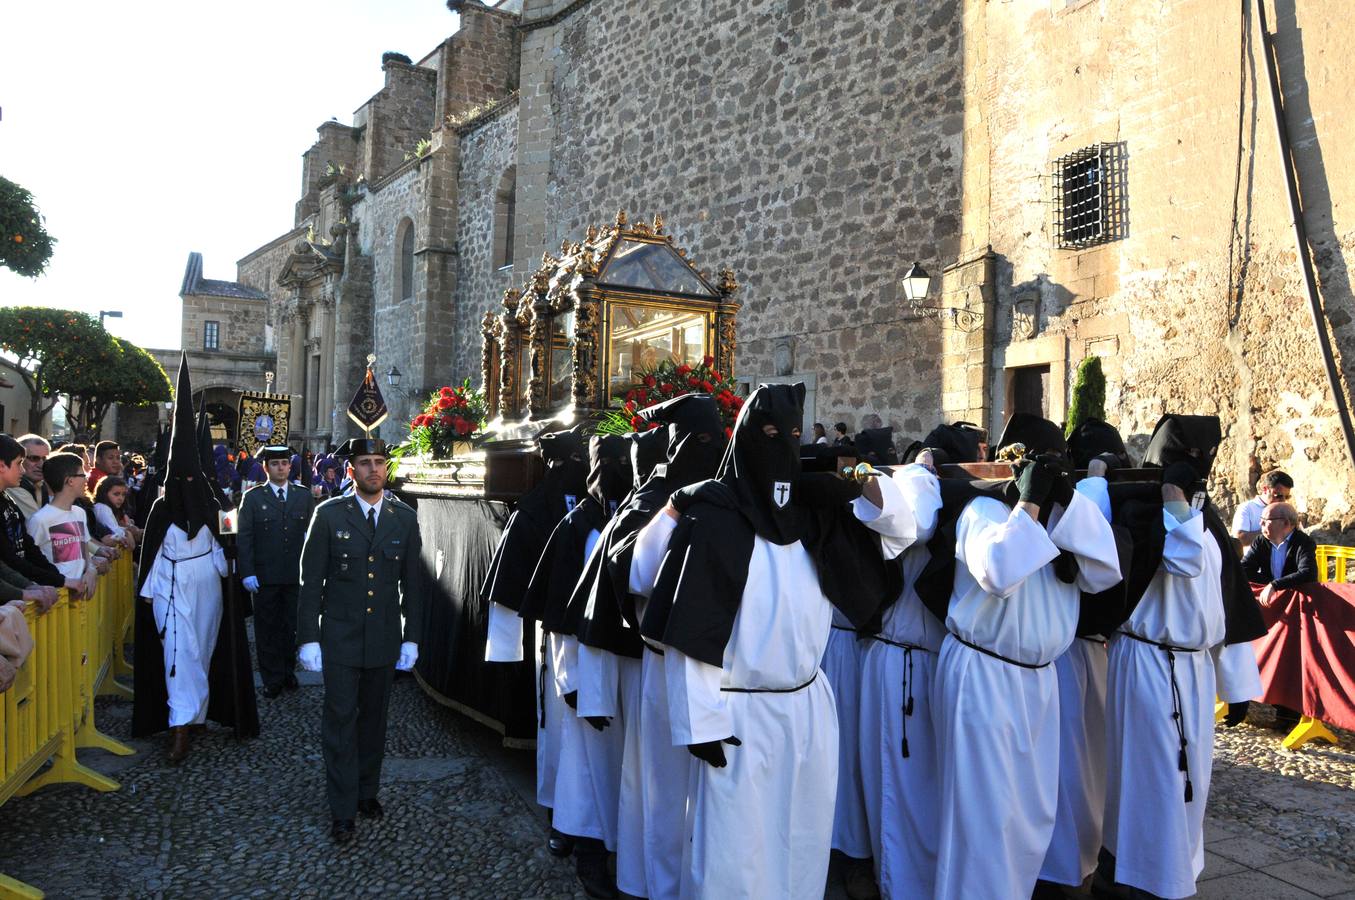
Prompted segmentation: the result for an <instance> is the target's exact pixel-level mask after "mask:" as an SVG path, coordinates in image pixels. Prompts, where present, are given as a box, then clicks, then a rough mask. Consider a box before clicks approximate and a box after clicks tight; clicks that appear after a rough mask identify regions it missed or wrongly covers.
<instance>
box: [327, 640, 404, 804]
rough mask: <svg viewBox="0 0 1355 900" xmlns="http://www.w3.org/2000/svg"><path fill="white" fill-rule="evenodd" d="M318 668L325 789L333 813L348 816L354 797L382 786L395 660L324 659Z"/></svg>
mask: <svg viewBox="0 0 1355 900" xmlns="http://www.w3.org/2000/svg"><path fill="white" fill-rule="evenodd" d="M323 649H324V648H323V647H322V648H321V650H322V651H323ZM322 668H323V669H324V676H325V709H324V713H323V715H322V716H321V719H320V743H321V746H322V748H323V750H324V755H325V794H326V796H327V797H328V798H329V811H330V814H331V815H332V816H333V817H334V818H335V819H352V818H354V817H355V816H356V815H357V811H358V801H359V800H372V799H375V798H376V793H377V791H378V790H379V789H380V787H381V762H382V760H383V759H384V758H385V756H386V710H387V707H388V706H389V704H390V695H391V679H392V678H393V677H394V675H395V666H394V665H390V666H382V667H380V668H375V669H363V668H356V667H353V666H343V665H338V664H337V663H331V662H330V661H329V660H327V659H324V660H323V666H322Z"/></svg>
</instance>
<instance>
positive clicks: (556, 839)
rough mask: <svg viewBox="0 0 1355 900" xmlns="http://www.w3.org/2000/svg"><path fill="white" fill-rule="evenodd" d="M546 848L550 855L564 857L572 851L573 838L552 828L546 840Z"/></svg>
mask: <svg viewBox="0 0 1355 900" xmlns="http://www.w3.org/2000/svg"><path fill="white" fill-rule="evenodd" d="M546 849H547V850H549V851H550V855H551V856H558V857H560V858H561V859H564V858H565V857H566V856H568V855H569V854H571V853H573V852H574V839H573V838H572V837H570V836H569V835H567V834H565V833H563V832H560V831H556V830H555V829H554V828H552V829H551V830H550V838H549V839H548V840H547V841H546Z"/></svg>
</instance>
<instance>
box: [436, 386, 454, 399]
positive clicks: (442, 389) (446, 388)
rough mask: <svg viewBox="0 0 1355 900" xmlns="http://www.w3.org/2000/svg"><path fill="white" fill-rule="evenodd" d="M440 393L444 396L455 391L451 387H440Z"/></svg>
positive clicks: (448, 395)
mask: <svg viewBox="0 0 1355 900" xmlns="http://www.w3.org/2000/svg"><path fill="white" fill-rule="evenodd" d="M438 393H439V394H441V395H442V396H444V397H450V396H452V394H453V393H454V392H453V391H452V389H451V388H449V387H443V388H439V389H438Z"/></svg>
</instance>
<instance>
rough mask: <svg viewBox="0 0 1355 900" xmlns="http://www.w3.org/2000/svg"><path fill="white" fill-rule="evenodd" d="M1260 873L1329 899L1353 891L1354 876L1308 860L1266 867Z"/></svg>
mask: <svg viewBox="0 0 1355 900" xmlns="http://www.w3.org/2000/svg"><path fill="white" fill-rule="evenodd" d="M1261 871H1263V872H1265V873H1266V874H1267V875H1270V876H1272V877H1274V878H1278V879H1280V880H1281V881H1287V882H1289V883H1290V884H1292V885H1295V886H1297V887H1301V888H1303V889H1304V890H1307V891H1312V892H1313V893H1314V894H1317V895H1318V896H1319V897H1331V896H1334V895H1336V894H1340V893H1343V892H1346V891H1352V890H1355V875H1351V874H1349V873H1347V872H1339V871H1337V870H1336V869H1335V868H1333V867H1330V866H1324V865H1321V864H1319V863H1317V862H1314V861H1313V860H1310V859H1296V860H1292V861H1290V862H1285V863H1279V864H1277V865H1273V866H1266V867H1265V868H1264V869H1262V870H1261Z"/></svg>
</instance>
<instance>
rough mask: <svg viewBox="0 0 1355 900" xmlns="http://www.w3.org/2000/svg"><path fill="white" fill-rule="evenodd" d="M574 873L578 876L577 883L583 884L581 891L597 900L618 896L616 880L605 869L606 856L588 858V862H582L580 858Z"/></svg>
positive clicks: (611, 899) (607, 899)
mask: <svg viewBox="0 0 1355 900" xmlns="http://www.w3.org/2000/svg"><path fill="white" fill-rule="evenodd" d="M575 873H576V874H577V875H578V876H579V884H581V885H583V892H584V893H585V894H587V895H588V896H590V897H595V898H597V900H613V898H615V897H618V896H620V895H619V894H617V892H616V882H615V881H613V880H612V876H611V873H610V872H608V871H607V857H606V856H602V857H598V858H596V859H590V860H589V862H588V864H584V862H583V860H582V858H580V860H579V865H578V866H577V867H576V868H575Z"/></svg>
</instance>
